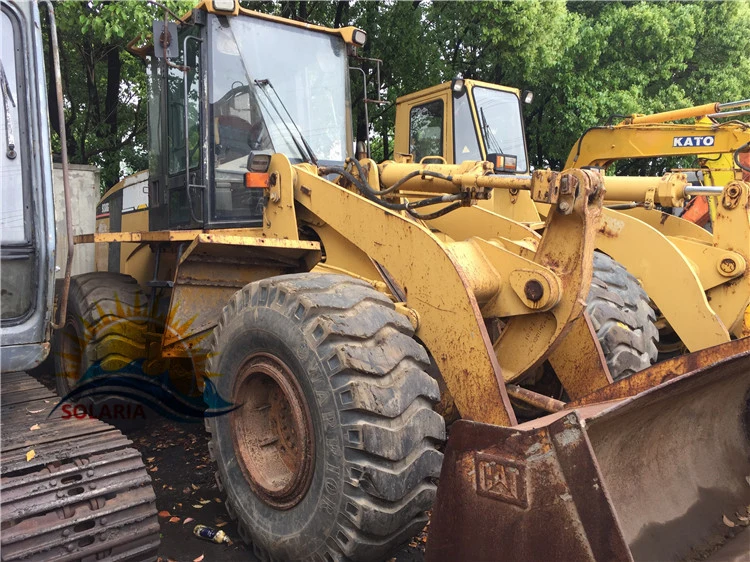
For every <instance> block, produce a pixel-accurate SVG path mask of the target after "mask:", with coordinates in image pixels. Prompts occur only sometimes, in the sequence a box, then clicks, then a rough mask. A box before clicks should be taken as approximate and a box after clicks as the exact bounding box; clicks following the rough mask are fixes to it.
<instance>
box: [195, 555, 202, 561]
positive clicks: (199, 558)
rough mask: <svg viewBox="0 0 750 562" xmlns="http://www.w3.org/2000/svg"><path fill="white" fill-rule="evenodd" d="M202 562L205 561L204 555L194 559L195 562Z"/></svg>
mask: <svg viewBox="0 0 750 562" xmlns="http://www.w3.org/2000/svg"><path fill="white" fill-rule="evenodd" d="M201 560H203V555H202V554H201V555H200V556H199V557H198V558H193V562H201Z"/></svg>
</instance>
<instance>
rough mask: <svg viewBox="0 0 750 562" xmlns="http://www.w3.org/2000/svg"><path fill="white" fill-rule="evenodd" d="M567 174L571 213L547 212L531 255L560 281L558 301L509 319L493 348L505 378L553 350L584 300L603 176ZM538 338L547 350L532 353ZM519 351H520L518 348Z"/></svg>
mask: <svg viewBox="0 0 750 562" xmlns="http://www.w3.org/2000/svg"><path fill="white" fill-rule="evenodd" d="M568 174H569V175H571V176H574V177H575V178H576V180H577V187H578V189H577V190H576V191H577V192H578V197H576V198H575V199H574V200H573V201H574V202H573V206H574V207H573V209H572V210H573V211H574V212H571V213H570V214H567V215H566V214H562V213H561V212H560V211H559V210H555V211H553V212H551V213H550V215H549V216H548V218H547V226H546V228H545V233H544V236H542V239H541V241H540V243H539V248H538V249H537V252H536V255H535V257H534V261H535V262H536V263H539V264H541V265H543V266H546V267H548V268H549V269H550V270H552V271H553V272H554V273H555V274H556V275H557V277H558V278H559V279H560V281H561V283H562V290H561V299H560V302H559V304H558V305H557V306H555V307H554V308H553V309H552V310H551V311H549V312H540V313H537V314H534V315H525V316H516V317H513V318H511V319H509V321H508V323H507V325H506V327H505V329H504V330H503V332H502V334H501V335H500V338H498V340H497V341H496V342H495V344H494V346H493V347H494V349H495V353H496V354H497V357H498V359H499V360H500V361H501V364H502V366H503V376H504V377H505V380H506V381H508V382H514V381H517V380H520V379H521V378H522V376H523V375H524V374H525V373H527V372H528V371H529V370H530V369H532V368H533V367H535V366H536V365H538V364H540V363H541V361H542V360H543V359H544V358H546V355H547V352H549V351H551V350H554V348H555V346H556V345H557V344H558V343H559V342H560V341H561V338H562V337H563V336H565V335H566V333H567V331H568V330H570V328H571V326H572V324H571V323H572V322H573V321H574V320H576V319H577V318H578V317H579V316H580V315H581V314H582V312H583V307H584V304H585V302H586V295H587V294H588V290H589V285H590V283H591V275H592V268H593V265H592V256H593V252H594V238H595V232H596V229H597V227H598V221H599V217H600V213H601V198H602V196H603V192H602V190H601V176H599V175H598V174H595V173H594V172H593V171H591V170H569V171H568ZM570 185H571V186H572V182H571V184H570ZM561 191H562V190H561ZM561 196H562V194H561ZM564 201H566V200H564ZM560 204H562V201H561V203H560ZM540 342H545V344H544V345H545V353H543V354H539V353H534V351H536V350H537V349H538V348H539V344H540ZM521 349H523V350H524V352H523V353H519V352H518V350H521ZM526 350H529V352H527V351H526Z"/></svg>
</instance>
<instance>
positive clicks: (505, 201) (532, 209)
mask: <svg viewBox="0 0 750 562" xmlns="http://www.w3.org/2000/svg"><path fill="white" fill-rule="evenodd" d="M477 205H478V206H479V207H482V208H484V209H487V210H488V211H492V212H493V213H496V214H498V215H504V216H506V217H508V218H509V219H510V220H512V221H515V222H518V223H522V224H526V225H535V224H539V223H542V222H543V220H544V219H543V218H542V217H541V216H540V214H539V209H538V205H537V204H536V203H534V200H533V199H532V198H531V194H530V193H529V192H528V191H526V190H522V189H497V190H495V191H494V192H493V194H492V198H491V199H488V200H487V201H479V203H477ZM545 216H546V215H545Z"/></svg>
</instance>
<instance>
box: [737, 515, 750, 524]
mask: <svg viewBox="0 0 750 562" xmlns="http://www.w3.org/2000/svg"><path fill="white" fill-rule="evenodd" d="M737 519H739V520H740V521H742V522H743V523H747V522H748V521H750V517H744V516H742V515H740V514H739V513H738V514H737Z"/></svg>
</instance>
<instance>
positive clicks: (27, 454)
mask: <svg viewBox="0 0 750 562" xmlns="http://www.w3.org/2000/svg"><path fill="white" fill-rule="evenodd" d="M35 456H36V452H35V451H34V449H31V451H29V452H27V453H26V462H29V461H30V460H31V459H33V458H34V457H35Z"/></svg>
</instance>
